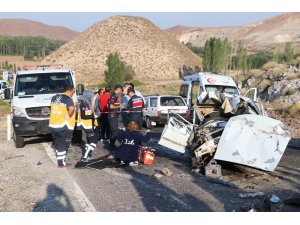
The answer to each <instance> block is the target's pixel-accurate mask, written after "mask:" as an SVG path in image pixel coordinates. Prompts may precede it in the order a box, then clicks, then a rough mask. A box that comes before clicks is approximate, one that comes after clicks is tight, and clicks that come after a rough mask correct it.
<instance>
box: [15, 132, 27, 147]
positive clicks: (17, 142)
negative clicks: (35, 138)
mask: <svg viewBox="0 0 300 225" xmlns="http://www.w3.org/2000/svg"><path fill="white" fill-rule="evenodd" d="M13 140H14V142H15V147H16V148H23V147H24V145H25V141H24V137H22V136H19V135H16V133H15V132H14V133H13Z"/></svg>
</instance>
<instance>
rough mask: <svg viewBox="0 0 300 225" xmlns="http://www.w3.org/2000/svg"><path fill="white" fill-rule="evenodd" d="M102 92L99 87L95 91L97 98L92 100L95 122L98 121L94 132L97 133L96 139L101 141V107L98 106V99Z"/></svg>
mask: <svg viewBox="0 0 300 225" xmlns="http://www.w3.org/2000/svg"><path fill="white" fill-rule="evenodd" d="M102 94H103V89H102V88H101V89H99V90H98V91H97V96H98V97H97V98H95V100H94V105H93V108H94V111H95V114H96V115H97V122H98V126H97V127H96V133H97V136H98V140H99V141H100V142H102V141H103V138H102V135H101V121H100V117H101V107H100V104H99V99H100V96H101V95H102Z"/></svg>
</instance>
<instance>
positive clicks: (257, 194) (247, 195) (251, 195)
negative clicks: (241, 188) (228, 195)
mask: <svg viewBox="0 0 300 225" xmlns="http://www.w3.org/2000/svg"><path fill="white" fill-rule="evenodd" d="M264 195H265V193H264V192H261V191H260V192H255V193H246V194H239V197H240V198H255V197H257V196H264Z"/></svg>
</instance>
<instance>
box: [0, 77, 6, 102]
mask: <svg viewBox="0 0 300 225" xmlns="http://www.w3.org/2000/svg"><path fill="white" fill-rule="evenodd" d="M7 87H8V83H7V81H5V80H0V99H4V90H5V89H6V88H7Z"/></svg>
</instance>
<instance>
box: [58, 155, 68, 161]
mask: <svg viewBox="0 0 300 225" xmlns="http://www.w3.org/2000/svg"><path fill="white" fill-rule="evenodd" d="M56 158H57V160H61V159H65V158H66V156H65V155H62V156H56Z"/></svg>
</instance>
